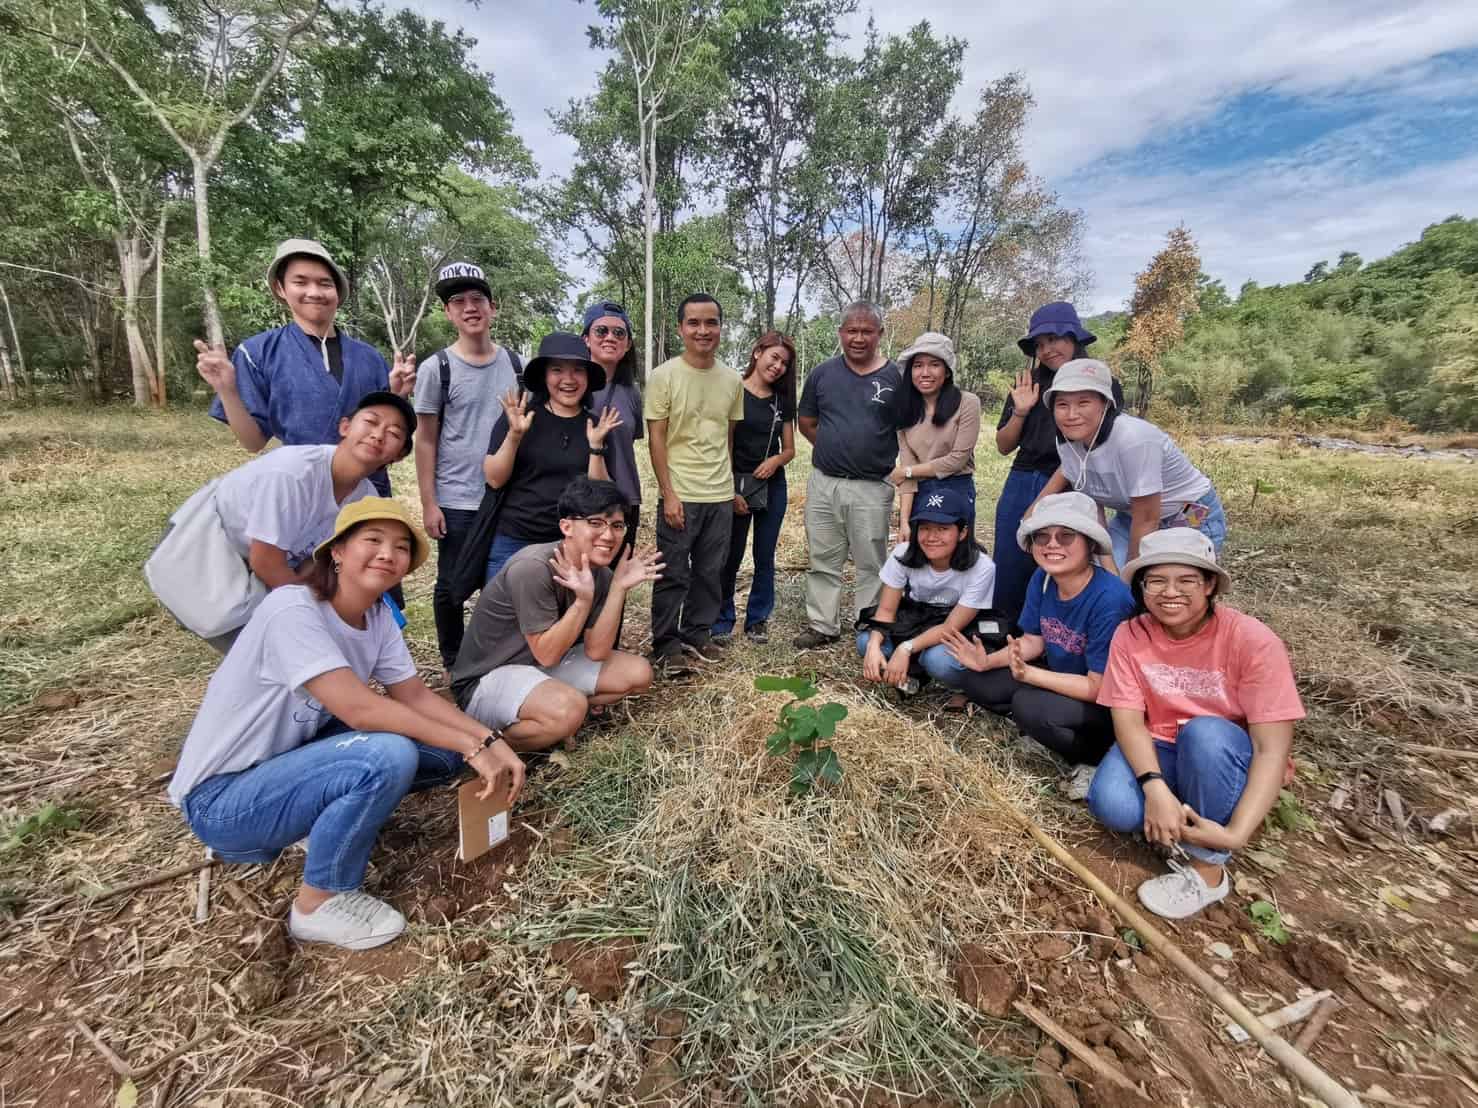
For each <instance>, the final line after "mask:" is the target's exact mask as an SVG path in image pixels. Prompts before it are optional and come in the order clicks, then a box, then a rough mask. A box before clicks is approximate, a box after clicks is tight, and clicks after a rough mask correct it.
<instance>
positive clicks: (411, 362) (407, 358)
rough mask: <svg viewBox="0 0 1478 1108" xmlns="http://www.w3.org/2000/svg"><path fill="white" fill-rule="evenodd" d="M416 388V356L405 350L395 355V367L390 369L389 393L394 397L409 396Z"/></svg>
mask: <svg viewBox="0 0 1478 1108" xmlns="http://www.w3.org/2000/svg"><path fill="white" fill-rule="evenodd" d="M415 387H416V355H415V353H414V352H413V351H410V350H407V351H406V352H405V353H404V354H396V355H395V365H394V366H392V367H391V369H390V391H391V392H393V393H394V394H395V395H396V396H409V395H410V394H411V392H412V390H413V389H415Z"/></svg>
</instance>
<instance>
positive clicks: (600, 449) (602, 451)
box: [590, 446, 606, 458]
mask: <svg viewBox="0 0 1478 1108" xmlns="http://www.w3.org/2000/svg"><path fill="white" fill-rule="evenodd" d="M590 453H591V454H593V455H595V456H596V457H597V458H604V457H605V456H606V448H605V447H604V446H592V447H591V448H590Z"/></svg>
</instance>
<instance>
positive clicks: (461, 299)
mask: <svg viewBox="0 0 1478 1108" xmlns="http://www.w3.org/2000/svg"><path fill="white" fill-rule="evenodd" d="M489 303H491V301H489V300H488V298H487V297H486V296H484V295H483V294H482V293H480V292H459V293H458V294H457V295H456V296H454V297H452V298H451V299H450V300H448V301H447V302H446V306H447V307H448V308H483V307H486V306H487V305H488V304H489Z"/></svg>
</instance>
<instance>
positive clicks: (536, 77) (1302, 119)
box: [413, 0, 1478, 311]
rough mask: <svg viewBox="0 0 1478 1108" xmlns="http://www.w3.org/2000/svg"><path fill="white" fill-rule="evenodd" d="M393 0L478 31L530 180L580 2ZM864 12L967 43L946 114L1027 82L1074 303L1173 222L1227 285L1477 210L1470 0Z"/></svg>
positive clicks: (1108, 304)
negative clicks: (1076, 217) (1076, 261)
mask: <svg viewBox="0 0 1478 1108" xmlns="http://www.w3.org/2000/svg"><path fill="white" fill-rule="evenodd" d="M413 6H414V7H416V8H417V9H418V10H421V11H424V12H426V13H427V14H430V15H434V16H435V17H437V18H441V19H444V20H446V21H447V22H449V23H459V24H461V25H463V26H465V27H466V28H467V29H468V30H469V31H470V32H471V33H472V34H474V35H476V36H477V37H478V38H479V39H480V40H481V41H480V44H479V48H478V54H477V60H478V61H479V63H480V64H482V65H483V66H484V68H486V69H488V70H490V71H491V72H492V73H493V75H494V79H495V82H496V85H497V88H498V91H499V93H500V94H501V95H502V96H503V98H504V99H505V100H506V101H507V103H508V105H509V107H510V108H511V109H512V111H513V113H514V121H515V125H516V127H517V129H518V131H519V133H520V134H521V135H522V137H523V139H524V141H525V143H526V144H527V145H528V146H529V147H530V149H531V150H532V151H533V152H534V155H535V157H536V158H537V159H538V161H539V163H540V165H541V167H542V168H543V169H544V171H545V172H546V173H560V172H563V171H564V170H566V169H567V168H568V166H569V163H570V158H571V155H572V150H571V148H570V146H569V144H568V143H567V142H566V141H565V140H564V139H562V138H560V137H559V136H557V135H554V134H553V133H552V132H551V131H550V128H549V124H548V117H547V114H546V112H547V110H548V109H549V108H551V107H557V106H561V105H563V104H564V103H565V101H567V100H568V99H569V98H571V97H575V96H580V95H583V94H584V93H586V92H588V91H590V89H592V88H593V87H594V81H595V72H596V71H597V69H598V68H599V64H600V59H599V58H597V57H596V56H595V55H593V54H591V53H590V52H589V51H588V49H587V47H586V45H585V40H584V34H583V29H584V27H585V26H586V25H587V24H588V23H590V22H591V21H592V20H593V19H594V18H595V12H594V10H593V7H592V6H591V5H589V4H584V5H582V4H577V3H575V2H573V0H541V2H536V3H534V4H527V5H523V4H520V5H514V4H512V3H508V2H506V0H485V2H484V3H483V4H482V5H481V6H480V7H478V8H473V7H470V6H468V5H466V4H463V3H460V2H458V0H423V2H422V3H417V4H415V5H413ZM869 11H871V14H873V15H874V17H875V18H876V20H877V22H878V24H879V26H880V27H881V29H882V30H883V31H884V32H885V33H898V32H902V31H903V30H905V29H907V27H908V26H909V25H911V24H913V23H916V22H917V21H919V20H920V19H928V20H929V21H930V22H931V24H932V25H933V27H934V29H935V31H936V33H941V34H951V35H955V36H958V37H961V38H964V39H966V40H967V42H968V43H969V48H968V50H967V53H966V60H965V70H966V72H965V80H964V82H963V84H962V87H961V90H960V93H959V97H958V98H957V102H956V110H957V111H959V112H960V113H962V114H963V113H966V112H968V111H969V110H970V108H971V105H972V103H973V102H974V100H975V99H976V97H977V96H978V94H979V90H980V89H981V87H982V86H984V85H985V84H986V83H987V82H988V81H990V80H992V79H994V78H995V77H997V76H999V75H1000V74H1002V73H1004V72H1006V71H1008V70H1011V69H1020V70H1022V71H1023V72H1024V73H1025V74H1026V77H1027V80H1028V82H1029V84H1030V85H1031V87H1032V90H1033V93H1034V95H1035V96H1036V100H1037V107H1036V111H1035V113H1034V114H1033V116H1032V118H1031V120H1030V122H1029V123H1028V126H1027V131H1026V135H1025V148H1026V155H1027V159H1028V162H1029V164H1030V166H1031V168H1032V169H1033V171H1034V172H1036V173H1038V174H1039V175H1041V176H1042V177H1044V178H1045V179H1046V180H1047V181H1048V183H1049V184H1050V185H1051V186H1052V187H1053V188H1055V189H1056V190H1057V191H1058V192H1059V194H1060V196H1061V197H1062V199H1063V201H1064V202H1065V203H1067V204H1069V205H1071V206H1073V207H1076V208H1080V209H1081V210H1082V211H1083V213H1084V217H1085V220H1086V236H1085V242H1084V247H1085V251H1084V252H1085V255H1086V259H1087V263H1088V265H1089V267H1090V268H1091V269H1092V271H1093V273H1094V277H1095V279H1094V285H1093V291H1092V293H1091V294H1090V295H1089V296H1088V297H1086V298H1084V299H1085V303H1084V304H1081V305H1080V307H1084V308H1085V309H1086V310H1088V311H1101V310H1105V309H1110V308H1118V307H1121V306H1122V305H1123V303H1124V301H1125V300H1126V298H1127V297H1128V295H1129V294H1130V292H1131V291H1132V288H1133V278H1134V274H1135V272H1136V271H1138V270H1140V269H1142V268H1143V267H1144V265H1145V264H1146V263H1147V261H1148V260H1149V258H1150V256H1151V255H1152V254H1153V253H1154V251H1155V250H1156V249H1158V247H1159V246H1160V244H1161V243H1162V242H1163V239H1164V235H1165V232H1166V231H1167V230H1168V229H1169V228H1171V227H1173V226H1175V225H1176V224H1178V223H1184V224H1185V226H1186V227H1188V228H1189V229H1190V230H1191V232H1192V234H1193V235H1194V236H1195V237H1196V239H1197V241H1198V243H1199V244H1200V247H1201V254H1202V261H1203V264H1204V267H1205V269H1206V270H1207V271H1208V272H1210V273H1211V274H1213V275H1214V276H1216V277H1220V278H1221V279H1222V280H1224V281H1225V282H1226V284H1227V286H1228V288H1229V289H1231V290H1233V291H1235V290H1236V289H1237V288H1238V287H1240V285H1241V284H1242V282H1243V281H1244V280H1247V279H1252V280H1255V281H1257V282H1259V283H1260V284H1273V283H1277V282H1286V281H1294V280H1298V279H1299V278H1300V277H1301V276H1302V275H1303V273H1304V272H1305V271H1306V270H1307V269H1308V268H1309V266H1310V265H1312V264H1313V263H1314V262H1316V261H1318V260H1320V259H1321V258H1328V259H1330V260H1333V259H1334V258H1335V257H1336V256H1337V255H1338V254H1339V252H1340V251H1341V250H1347V249H1348V250H1355V251H1357V252H1359V253H1360V254H1362V255H1363V256H1364V257H1365V258H1367V259H1374V258H1376V257H1379V256H1382V255H1384V254H1387V253H1389V252H1390V251H1391V250H1393V249H1395V248H1396V247H1398V246H1400V245H1401V244H1402V243H1404V242H1408V241H1411V240H1412V239H1415V238H1416V237H1417V236H1418V235H1419V234H1420V233H1421V230H1422V228H1423V227H1424V226H1426V225H1427V224H1429V223H1432V222H1435V221H1437V220H1440V219H1443V218H1445V217H1446V216H1448V215H1451V214H1453V213H1454V212H1460V213H1462V214H1464V215H1467V216H1478V0H1412V2H1401V3H1397V4H1391V3H1390V2H1389V0H1380V2H1375V0H1293V2H1290V0H1239V2H1237V3H1235V4H1229V3H1215V4H1211V3H1208V4H1197V5H1191V4H1185V3H1183V2H1181V0H1137V2H1135V3H1132V4H1127V3H1126V4H1120V5H1115V6H1110V5H1106V4H1103V3H1101V2H1094V0H1055V2H1054V3H1053V4H1050V5H1046V4H1040V5H1038V4H1034V5H1011V6H1009V7H1008V6H1006V5H984V4H981V3H980V2H979V0H910V2H909V3H907V4H894V5H887V6H883V5H875V6H874V7H873V8H871V9H868V8H866V7H864V8H863V9H862V10H861V11H859V13H858V14H857V15H855V16H853V17H851V18H850V19H849V20H848V21H847V23H846V24H844V26H843V28H842V29H843V30H844V31H845V32H846V33H847V34H848V35H849V38H850V41H851V42H852V43H854V44H855V43H856V42H857V41H858V40H859V39H860V38H861V32H862V30H863V27H864V25H865V21H866V18H867V14H868V13H869ZM582 61H588V64H586V65H581V64H578V63H580V62H582ZM576 272H577V273H578V272H579V271H578V268H577V269H576Z"/></svg>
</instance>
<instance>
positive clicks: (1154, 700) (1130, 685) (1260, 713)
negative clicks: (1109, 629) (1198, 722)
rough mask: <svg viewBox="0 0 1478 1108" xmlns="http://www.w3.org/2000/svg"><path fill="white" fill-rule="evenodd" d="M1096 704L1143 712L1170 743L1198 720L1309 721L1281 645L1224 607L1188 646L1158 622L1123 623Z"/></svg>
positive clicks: (1144, 617)
mask: <svg viewBox="0 0 1478 1108" xmlns="http://www.w3.org/2000/svg"><path fill="white" fill-rule="evenodd" d="M1098 702H1099V703H1100V704H1102V705H1103V706H1104V707H1105V708H1139V709H1141V710H1142V711H1143V712H1144V714H1145V721H1146V723H1147V725H1148V727H1149V731H1150V734H1152V735H1154V736H1155V738H1157V739H1163V740H1164V741H1166V742H1174V741H1175V735H1176V732H1178V731H1179V730H1180V728H1181V727H1182V726H1183V725H1184V724H1185V723H1186V721H1187V720H1190V719H1194V718H1195V717H1196V716H1220V717H1221V718H1223V719H1229V720H1231V721H1232V722H1233V723H1236V724H1238V725H1239V726H1241V727H1246V726H1247V725H1248V724H1249V723H1277V722H1281V721H1284V720H1294V719H1303V718H1304V706H1303V702H1302V701H1301V700H1299V698H1298V689H1297V688H1296V687H1295V686H1294V684H1293V667H1292V666H1291V665H1289V663H1288V651H1287V650H1286V649H1285V648H1284V646H1283V640H1282V639H1280V638H1278V636H1277V635H1275V634H1273V632H1272V631H1271V630H1270V629H1269V628H1268V627H1267V625H1266V624H1264V623H1262V622H1260V621H1259V620H1256V619H1254V618H1253V617H1252V616H1249V615H1247V614H1246V613H1245V612H1239V611H1237V610H1236V609H1235V608H1228V607H1226V606H1225V605H1222V604H1218V605H1217V606H1216V614H1215V615H1214V616H1212V617H1211V619H1210V621H1209V622H1208V623H1207V624H1206V626H1205V627H1202V628H1201V629H1200V630H1199V631H1197V632H1196V633H1195V634H1194V635H1192V636H1191V637H1190V638H1188V639H1183V640H1176V639H1172V638H1171V637H1170V636H1169V635H1167V634H1165V631H1164V629H1163V628H1162V627H1161V626H1160V624H1159V623H1158V622H1157V621H1156V620H1155V618H1154V617H1153V616H1149V615H1142V616H1139V617H1137V618H1135V619H1130V620H1125V621H1124V622H1123V623H1122V624H1120V625H1119V629H1118V630H1117V631H1115V632H1114V640H1113V642H1112V644H1110V646H1109V658H1108V669H1107V670H1106V671H1105V672H1104V675H1103V685H1102V686H1101V687H1100V688H1099V691H1098Z"/></svg>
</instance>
